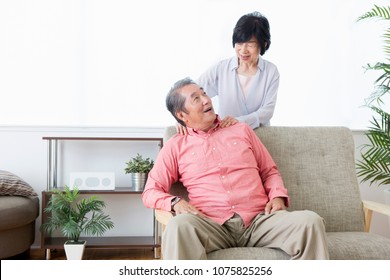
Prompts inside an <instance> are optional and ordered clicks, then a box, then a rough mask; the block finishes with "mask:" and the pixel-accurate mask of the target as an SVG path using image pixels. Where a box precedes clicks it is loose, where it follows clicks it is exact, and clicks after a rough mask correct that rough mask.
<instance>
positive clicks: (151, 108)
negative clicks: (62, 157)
mask: <svg viewBox="0 0 390 280" xmlns="http://www.w3.org/2000/svg"><path fill="white" fill-rule="evenodd" d="M375 3H376V4H377V5H388V1H384V0H378V1H375ZM372 7H373V3H372V2H371V1H355V0H318V1H311V0H295V1H286V0H272V1H267V0H245V1H242V0H223V1H222V0H164V1H160V0H149V1H128V0H3V1H0V61H1V63H0V94H1V97H2V100H1V102H4V103H3V104H7V106H2V110H0V125H53V126H57V125H74V126H89V125H93V126H95V125H97V126H117V125H119V126H141V127H142V126H159V127H161V126H165V125H167V124H170V123H171V122H172V119H171V116H170V115H169V114H168V113H167V111H166V110H165V106H164V98H165V95H166V92H167V91H168V89H169V88H170V86H171V85H172V84H173V82H174V81H176V80H177V79H179V78H182V77H185V76H191V77H192V78H194V79H195V78H197V77H198V76H199V74H200V73H202V72H203V71H204V70H205V69H206V68H208V67H209V66H211V65H212V64H214V63H215V62H217V61H218V60H220V59H222V58H226V57H229V56H231V55H233V54H234V51H233V48H232V45H231V36H232V30H233V27H234V25H235V23H236V21H237V20H238V18H239V17H240V16H241V15H243V14H245V13H248V12H252V11H254V10H258V11H260V12H262V13H264V14H265V15H266V16H267V18H268V19H269V21H270V25H271V34H272V35H271V36H272V44H271V48H270V50H269V51H268V52H267V53H266V54H265V56H264V58H265V59H268V60H270V61H272V62H274V63H275V64H276V65H277V66H278V68H279V71H280V74H281V80H280V91H279V97H278V102H277V106H276V111H275V115H274V118H273V120H272V123H273V125H344V126H347V127H350V128H354V129H364V128H366V126H367V123H368V122H367V120H368V118H369V116H370V112H368V111H367V110H365V109H363V108H360V106H361V105H363V103H364V98H365V97H367V96H368V95H369V94H370V93H371V91H372V84H373V82H374V79H375V77H376V76H377V75H375V74H374V73H364V70H363V66H364V65H366V64H367V63H372V62H376V61H378V60H382V59H383V52H382V41H381V40H382V38H381V37H380V35H381V34H382V32H383V29H382V28H383V25H381V23H378V22H375V21H371V22H370V21H367V22H360V23H357V22H356V19H357V17H358V16H360V15H362V14H363V13H365V12H367V11H368V10H370V9H371V8H372ZM156 115H158V116H159V117H158V118H156V117H155V116H156ZM141 120H142V121H141Z"/></svg>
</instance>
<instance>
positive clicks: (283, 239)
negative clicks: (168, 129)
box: [142, 78, 329, 259]
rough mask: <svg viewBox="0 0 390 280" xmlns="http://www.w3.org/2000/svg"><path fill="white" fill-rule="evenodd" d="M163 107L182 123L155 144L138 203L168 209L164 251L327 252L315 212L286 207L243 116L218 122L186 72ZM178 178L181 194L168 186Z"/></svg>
mask: <svg viewBox="0 0 390 280" xmlns="http://www.w3.org/2000/svg"><path fill="white" fill-rule="evenodd" d="M166 105H167V108H168V110H169V111H170V112H171V113H172V115H173V116H174V117H175V119H176V120H177V121H178V122H179V123H181V124H182V125H184V126H186V127H187V130H188V135H180V134H177V135H175V136H174V137H172V138H171V139H170V140H169V141H168V142H167V143H165V144H164V147H163V148H162V149H161V151H160V153H159V155H158V157H157V159H156V162H155V165H154V167H153V169H152V170H151V172H150V173H149V176H148V180H147V183H146V187H145V190H144V192H143V194H142V200H143V202H144V204H145V206H147V207H150V208H158V209H163V210H167V211H174V212H175V213H176V215H175V217H174V218H172V219H171V220H170V221H169V223H168V225H167V228H166V230H165V233H164V235H163V242H164V245H165V246H164V248H163V250H164V251H163V255H164V258H165V259H206V258H207V253H209V252H212V251H214V250H219V249H223V248H230V247H270V248H280V249H281V250H283V251H285V252H286V253H287V254H289V255H291V258H292V259H328V258H329V254H328V249H327V240H326V235H325V226H324V221H323V219H322V218H321V217H320V216H319V215H317V214H316V213H314V212H312V211H287V210H286V208H287V206H288V205H289V197H288V193H287V190H286V188H285V187H284V184H283V181H282V178H281V175H280V173H279V171H278V168H277V166H276V164H275V162H274V161H273V159H272V157H271V156H270V154H269V153H268V151H267V149H266V148H265V146H264V145H263V144H262V143H261V141H260V140H259V138H258V137H257V136H256V134H255V133H254V132H253V130H252V129H251V128H250V127H249V126H248V125H247V124H245V123H237V122H236V121H235V120H234V119H232V125H230V126H228V127H221V126H220V119H219V117H218V115H216V113H215V112H214V108H213V105H212V102H211V99H210V98H209V97H208V96H207V94H206V92H204V90H203V89H202V88H201V87H199V86H198V85H197V84H196V83H195V82H193V81H192V80H191V79H189V78H185V79H183V80H180V81H178V82H176V83H175V85H174V86H173V87H172V88H171V90H170V91H169V93H168V95H167V98H166ZM178 180H180V181H181V182H182V183H183V185H184V186H185V187H186V188H187V190H188V194H189V201H185V200H184V199H181V198H180V197H174V196H172V195H171V194H169V190H170V187H171V185H172V183H174V182H176V181H178Z"/></svg>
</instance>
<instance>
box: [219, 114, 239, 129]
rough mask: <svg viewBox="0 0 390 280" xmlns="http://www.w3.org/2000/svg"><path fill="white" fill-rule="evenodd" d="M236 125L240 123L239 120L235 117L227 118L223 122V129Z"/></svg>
mask: <svg viewBox="0 0 390 280" xmlns="http://www.w3.org/2000/svg"><path fill="white" fill-rule="evenodd" d="M236 123H238V120H236V119H235V118H233V117H230V116H227V117H225V118H224V119H223V120H222V121H221V128H224V127H228V126H231V125H233V124H236Z"/></svg>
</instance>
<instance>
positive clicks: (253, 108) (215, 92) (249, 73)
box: [177, 12, 279, 134]
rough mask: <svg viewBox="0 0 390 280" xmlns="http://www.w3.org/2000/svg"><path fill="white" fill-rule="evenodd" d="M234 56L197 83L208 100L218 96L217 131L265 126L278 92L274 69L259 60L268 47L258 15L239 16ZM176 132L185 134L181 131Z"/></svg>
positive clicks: (268, 39)
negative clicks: (244, 125)
mask: <svg viewBox="0 0 390 280" xmlns="http://www.w3.org/2000/svg"><path fill="white" fill-rule="evenodd" d="M232 39H233V40H232V41H233V47H234V49H235V51H236V55H235V56H233V57H231V58H228V59H224V60H222V61H220V62H218V63H217V64H216V65H214V66H213V67H211V68H210V69H208V70H207V71H206V72H205V73H203V74H202V75H201V76H200V77H199V78H198V80H197V84H199V85H200V86H201V87H203V89H204V91H205V92H206V94H207V95H208V96H209V97H215V96H218V98H219V109H218V115H219V116H220V118H221V119H222V122H221V124H220V125H221V127H226V126H230V125H232V124H234V123H236V122H238V121H239V122H245V123H247V124H248V125H249V126H250V127H251V128H253V129H254V128H257V127H259V126H269V125H270V120H271V118H272V116H273V113H274V109H275V104H276V98H277V92H278V88H279V72H278V69H277V67H276V66H275V65H274V64H273V63H271V62H269V61H267V60H265V59H263V58H262V55H263V54H264V53H265V52H266V51H267V50H268V49H269V47H270V45H271V34H270V27H269V22H268V20H267V18H266V17H264V16H263V15H262V14H261V13H259V12H253V13H250V14H246V15H243V16H242V17H241V18H240V19H239V20H238V22H237V23H236V26H235V27H234V31H233V38H232ZM177 131H178V133H181V134H187V130H186V128H185V127H183V126H181V125H180V124H178V125H177Z"/></svg>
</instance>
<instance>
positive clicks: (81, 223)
mask: <svg viewBox="0 0 390 280" xmlns="http://www.w3.org/2000/svg"><path fill="white" fill-rule="evenodd" d="M52 192H53V195H52V196H51V197H50V200H49V202H48V204H47V207H46V208H45V209H44V210H43V211H44V212H45V213H48V214H49V217H48V219H47V221H46V222H45V223H43V224H42V225H41V230H42V231H45V232H47V233H49V234H51V233H52V232H53V231H54V230H60V231H61V232H62V234H63V235H64V236H65V237H67V238H68V240H67V241H66V242H65V244H64V249H65V253H66V257H67V259H68V260H69V259H79V260H81V259H82V255H83V252H84V248H85V245H86V241H85V240H80V235H81V234H82V233H84V234H87V235H92V236H101V235H103V233H104V232H105V231H106V230H108V229H111V228H113V227H114V223H113V222H112V221H111V218H110V217H109V215H106V214H104V212H103V208H104V207H105V202H104V201H102V200H100V199H98V197H96V196H94V195H92V196H89V197H88V198H80V197H79V195H80V193H79V191H78V189H77V187H74V188H73V189H72V190H71V189H70V188H69V187H68V186H65V188H64V189H63V190H61V189H53V191H52ZM74 249H76V250H78V251H79V252H78V253H73V252H72V251H70V250H74Z"/></svg>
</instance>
